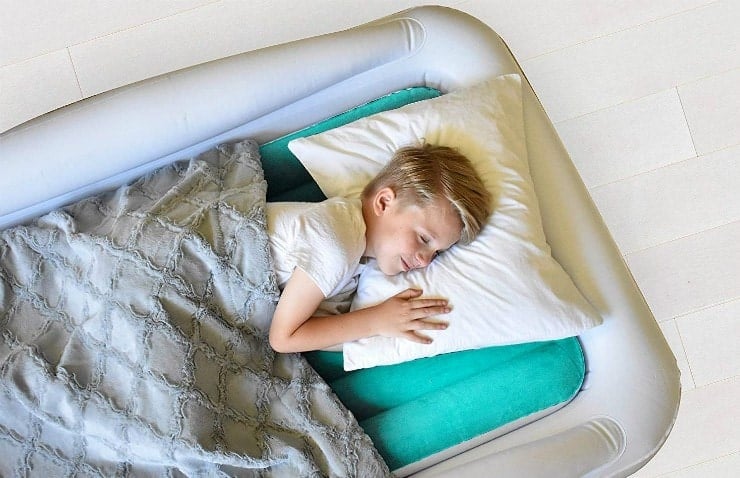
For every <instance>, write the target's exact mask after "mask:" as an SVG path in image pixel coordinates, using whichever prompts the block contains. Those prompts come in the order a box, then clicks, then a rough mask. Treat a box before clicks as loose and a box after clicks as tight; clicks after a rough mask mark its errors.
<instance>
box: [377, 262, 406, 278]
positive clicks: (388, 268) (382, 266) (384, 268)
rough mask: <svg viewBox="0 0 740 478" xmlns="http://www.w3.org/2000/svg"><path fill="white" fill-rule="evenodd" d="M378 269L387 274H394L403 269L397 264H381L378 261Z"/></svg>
mask: <svg viewBox="0 0 740 478" xmlns="http://www.w3.org/2000/svg"><path fill="white" fill-rule="evenodd" d="M378 269H380V272H382V273H383V274H385V275H387V276H395V275H398V274H400V273H401V272H403V270H402V269H401V268H400V267H398V266H395V267H392V266H390V265H389V264H381V263H380V262H378Z"/></svg>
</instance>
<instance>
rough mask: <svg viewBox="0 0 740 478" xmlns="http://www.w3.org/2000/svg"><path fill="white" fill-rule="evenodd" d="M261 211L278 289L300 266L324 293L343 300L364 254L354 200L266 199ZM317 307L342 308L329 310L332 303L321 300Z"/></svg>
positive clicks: (361, 227)
mask: <svg viewBox="0 0 740 478" xmlns="http://www.w3.org/2000/svg"><path fill="white" fill-rule="evenodd" d="M265 212H266V216H267V231H268V234H269V239H270V249H271V252H272V257H273V262H274V265H275V273H276V274H277V280H278V284H279V286H280V289H281V290H282V289H283V288H284V287H285V283H286V282H288V279H290V276H291V275H292V274H293V270H294V269H295V268H296V267H300V268H301V269H302V270H303V271H304V272H306V274H308V276H309V277H310V278H311V279H312V280H313V281H314V283H316V285H317V286H318V288H319V289H320V290H321V292H322V293H323V294H324V297H325V298H327V299H332V298H334V297H337V299H340V301H341V302H343V303H344V302H348V301H349V300H350V296H351V294H352V293H353V292H354V291H355V289H357V278H358V276H359V274H360V268H361V267H362V266H361V264H360V262H361V260H362V255H363V254H364V253H365V221H364V220H363V217H362V203H361V201H360V199H347V198H331V199H327V200H325V201H322V202H319V203H299V202H277V203H267V207H266V208H265ZM329 302H331V300H330V301H329ZM325 305H326V306H325ZM321 309H323V310H324V311H326V312H329V313H337V312H342V310H338V311H337V310H333V309H335V306H332V305H329V304H322V307H321Z"/></svg>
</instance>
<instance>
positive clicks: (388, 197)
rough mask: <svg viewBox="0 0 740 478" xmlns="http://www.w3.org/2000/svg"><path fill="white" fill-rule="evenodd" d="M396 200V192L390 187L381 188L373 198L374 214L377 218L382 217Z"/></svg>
mask: <svg viewBox="0 0 740 478" xmlns="http://www.w3.org/2000/svg"><path fill="white" fill-rule="evenodd" d="M395 199H396V192H395V191H394V190H393V189H391V188H390V187H387V186H386V187H384V188H380V189H378V190H377V191H376V192H375V196H373V212H374V213H375V215H376V216H381V215H382V214H383V213H384V212H385V211H386V210H387V209H388V206H390V205H391V203H392V202H393V201H394V200H395Z"/></svg>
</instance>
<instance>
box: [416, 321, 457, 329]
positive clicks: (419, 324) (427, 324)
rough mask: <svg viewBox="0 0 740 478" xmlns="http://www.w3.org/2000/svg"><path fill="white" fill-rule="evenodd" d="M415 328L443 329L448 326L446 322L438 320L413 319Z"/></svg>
mask: <svg viewBox="0 0 740 478" xmlns="http://www.w3.org/2000/svg"><path fill="white" fill-rule="evenodd" d="M414 323H415V324H416V328H415V329H416V330H444V329H446V328H447V327H449V326H450V324H448V323H447V322H440V321H438V320H415V321H414Z"/></svg>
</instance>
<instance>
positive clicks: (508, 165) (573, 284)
mask: <svg viewBox="0 0 740 478" xmlns="http://www.w3.org/2000/svg"><path fill="white" fill-rule="evenodd" d="M422 141H428V142H434V143H442V144H447V145H450V146H454V147H456V148H458V149H459V150H460V151H461V152H463V153H464V154H466V155H468V156H469V157H470V158H471V160H472V161H473V162H474V164H475V165H476V167H477V168H479V172H481V175H482V177H483V179H484V182H485V183H486V186H487V187H489V188H490V189H491V191H492V193H493V195H494V201H495V204H494V213H493V215H492V216H491V218H490V220H489V223H488V224H487V225H486V227H485V228H484V230H483V231H482V233H481V237H479V238H478V239H476V241H474V243H473V244H471V245H470V246H465V247H463V246H459V247H455V248H453V249H452V250H450V251H448V252H446V253H445V254H444V255H443V256H441V257H440V258H439V259H438V260H436V261H435V262H434V263H433V264H432V265H431V266H430V267H429V268H427V269H426V270H424V271H423V272H412V273H407V274H402V275H399V276H396V277H392V278H387V277H384V276H382V274H379V273H378V271H377V269H375V268H374V267H373V264H372V263H370V264H368V265H367V266H366V267H365V269H364V270H363V272H362V274H361V277H360V283H359V286H358V292H357V294H356V296H355V297H354V298H353V299H352V301H351V307H364V306H367V305H370V304H372V303H375V302H378V301H380V300H383V298H385V297H388V296H389V295H392V294H393V293H394V291H397V290H401V289H403V288H406V287H408V286H410V285H413V286H419V287H423V288H424V289H425V291H426V292H427V293H431V294H439V295H443V296H446V297H449V298H450V301H451V303H452V304H453V307H454V310H453V313H451V314H450V317H449V321H450V328H449V329H448V330H446V331H443V332H439V333H437V335H435V337H434V338H435V341H434V344H433V345H432V346H418V345H416V344H411V343H405V342H399V341H395V340H391V339H385V338H380V337H373V338H370V339H366V340H362V341H358V342H353V343H351V344H345V346H344V350H343V351H342V352H314V353H310V354H305V357H304V356H300V355H297V354H287V355H283V354H275V353H273V352H272V350H271V349H270V348H269V346H268V345H267V344H266V341H265V330H266V327H268V324H269V320H270V317H271V311H272V310H273V307H274V303H275V300H276V298H277V294H278V292H277V289H276V287H275V279H274V274H272V273H271V270H270V258H269V253H268V252H267V247H266V234H265V228H264V222H265V221H264V213H263V210H264V202H265V200H267V201H284V200H288V201H295V200H298V201H319V200H322V199H324V198H325V197H327V196H335V195H349V196H351V195H356V194H358V191H359V190H360V189H361V187H362V186H363V185H364V183H365V182H366V181H367V180H368V179H369V178H370V177H372V175H373V174H374V173H375V172H376V171H377V170H378V169H379V168H380V167H381V166H382V164H383V162H384V161H387V159H388V157H389V155H390V154H392V151H393V150H395V149H396V148H398V147H400V146H404V145H407V144H413V143H419V142H422ZM179 160H183V161H179ZM0 161H2V166H3V174H2V176H0V189H1V190H2V191H3V201H2V204H0V227H2V228H3V229H4V230H3V231H2V232H1V234H2V236H1V237H2V249H1V250H0V252H1V255H0V278H2V283H3V288H2V290H1V291H0V308H2V313H3V315H2V319H0V324H1V326H2V328H3V342H2V345H0V373H1V374H2V381H1V382H0V383H2V387H1V388H0V390H1V393H0V397H1V398H0V399H1V400H2V401H3V404H2V412H0V417H1V420H0V438H1V439H0V447H2V454H3V456H4V460H3V464H2V465H0V466H2V474H3V475H13V474H21V473H32V474H42V473H46V474H52V475H57V474H62V473H68V474H69V473H79V474H83V475H104V476H108V475H119V474H120V475H123V474H134V475H139V474H147V475H149V474H152V475H156V474H172V473H176V472H181V473H185V474H186V475H194V476H197V475H209V476H210V475H218V474H223V475H235V476H253V475H254V474H255V470H261V471H260V472H259V473H261V474H265V475H273V476H314V475H330V476H363V477H364V476H384V475H387V474H389V473H390V472H391V471H392V472H394V474H396V475H399V476H407V475H414V476H455V477H460V476H471V477H473V476H488V475H489V474H490V473H491V471H492V470H495V472H496V475H497V476H548V477H552V476H563V477H571V476H627V475H629V474H631V473H632V472H634V471H635V470H637V469H638V468H639V467H641V466H642V465H643V464H644V463H645V462H647V460H649V459H650V458H651V457H652V456H653V455H654V454H655V453H656V452H657V450H658V449H659V447H660V446H661V445H662V443H663V442H664V441H665V439H666V437H667V434H668V433H669V431H670V429H671V426H672V424H673V421H674V419H675V416H676V412H677V407H678V400H679V395H680V393H679V374H678V370H677V367H676V363H675V359H674V358H673V356H672V354H671V352H670V350H669V348H668V346H667V344H666V343H665V340H664V339H663V336H662V334H661V332H660V330H659V328H658V326H657V324H656V323H655V320H654V319H653V317H652V315H651V313H650V311H649V309H648V307H647V305H646V304H645V302H644V300H643V298H642V296H641V295H640V293H639V291H638V289H637V287H636V285H635V283H634V281H633V279H632V277H631V276H630V274H629V271H628V270H627V268H626V266H625V264H624V262H623V260H622V258H621V256H620V254H619V251H618V250H617V248H616V247H615V245H614V243H613V241H612V240H611V238H610V236H609V234H608V232H607V230H606V228H605V227H604V225H603V223H602V221H601V218H600V217H599V215H598V212H597V211H596V209H595V208H594V206H593V204H592V202H591V201H590V198H589V195H588V193H587V191H586V189H585V188H584V186H583V184H582V182H581V181H580V178H579V177H578V175H577V173H576V171H575V168H574V167H573V165H572V163H571V162H570V159H569V158H568V155H567V152H566V151H565V150H564V148H563V146H562V144H561V143H560V141H559V139H558V138H557V135H556V133H555V131H554V128H553V126H552V124H551V123H550V121H549V120H548V118H547V116H546V114H545V113H544V111H543V109H542V107H541V105H540V103H539V101H538V100H537V98H536V96H535V94H534V92H533V90H532V88H531V86H530V85H529V83H528V82H527V80H526V78H525V77H524V75H523V73H522V71H521V69H520V68H519V66H518V65H517V63H516V61H515V59H514V58H513V57H512V55H511V54H510V52H509V51H508V49H507V47H506V45H505V44H504V43H503V42H502V40H501V39H500V38H499V37H498V36H497V35H496V34H495V33H494V32H493V31H491V30H490V29H489V28H488V27H486V26H485V25H483V24H482V23H480V22H479V21H477V20H475V19H474V18H472V17H469V16H467V15H465V14H462V13H460V12H457V11H454V10H451V9H447V8H441V7H423V8H417V9H412V10H409V11H406V12H401V13H399V14H396V15H393V16H391V17H388V18H384V19H381V20H378V21H376V22H373V23H370V24H367V25H363V26H359V27H356V28H353V29H350V30H347V31H344V32H338V33H331V34H328V35H324V36H321V37H316V38H310V39H306V40H301V41H298V42H293V43H289V44H285V45H278V46H275V47H270V48H265V49H262V50H258V51H254V52H248V53H244V54H240V55H237V56H234V57H229V58H225V59H221V60H217V61H213V62H210V63H207V64H203V65H198V66H195V67H192V68H188V69H185V70H181V71H177V72H173V73H170V74H167V75H163V76H161V77H157V78H152V79H149V80H145V81H142V82H140V83H137V84H134V85H131V86H128V87H124V88H120V89H117V90H114V91H111V92H108V93H104V94H101V95H98V96H96V97H93V98H89V99H86V100H83V101H80V102H78V103H76V104H73V105H70V106H67V107H65V108H62V109H60V110H58V111H54V112H52V113H49V114H47V115H44V116H42V117H40V118H37V119H34V120H32V121H29V122H28V123H26V124H23V125H20V126H18V127H16V128H14V129H12V130H10V131H8V132H6V133H3V134H2V135H1V136H0ZM263 178H264V180H263ZM105 191H109V192H105ZM104 192H105V193H104ZM62 206H66V207H65V208H64V209H58V208H60V207H62ZM49 211H52V212H50V213H49ZM308 363H310V364H311V366H309V365H308ZM327 384H328V385H327Z"/></svg>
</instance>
